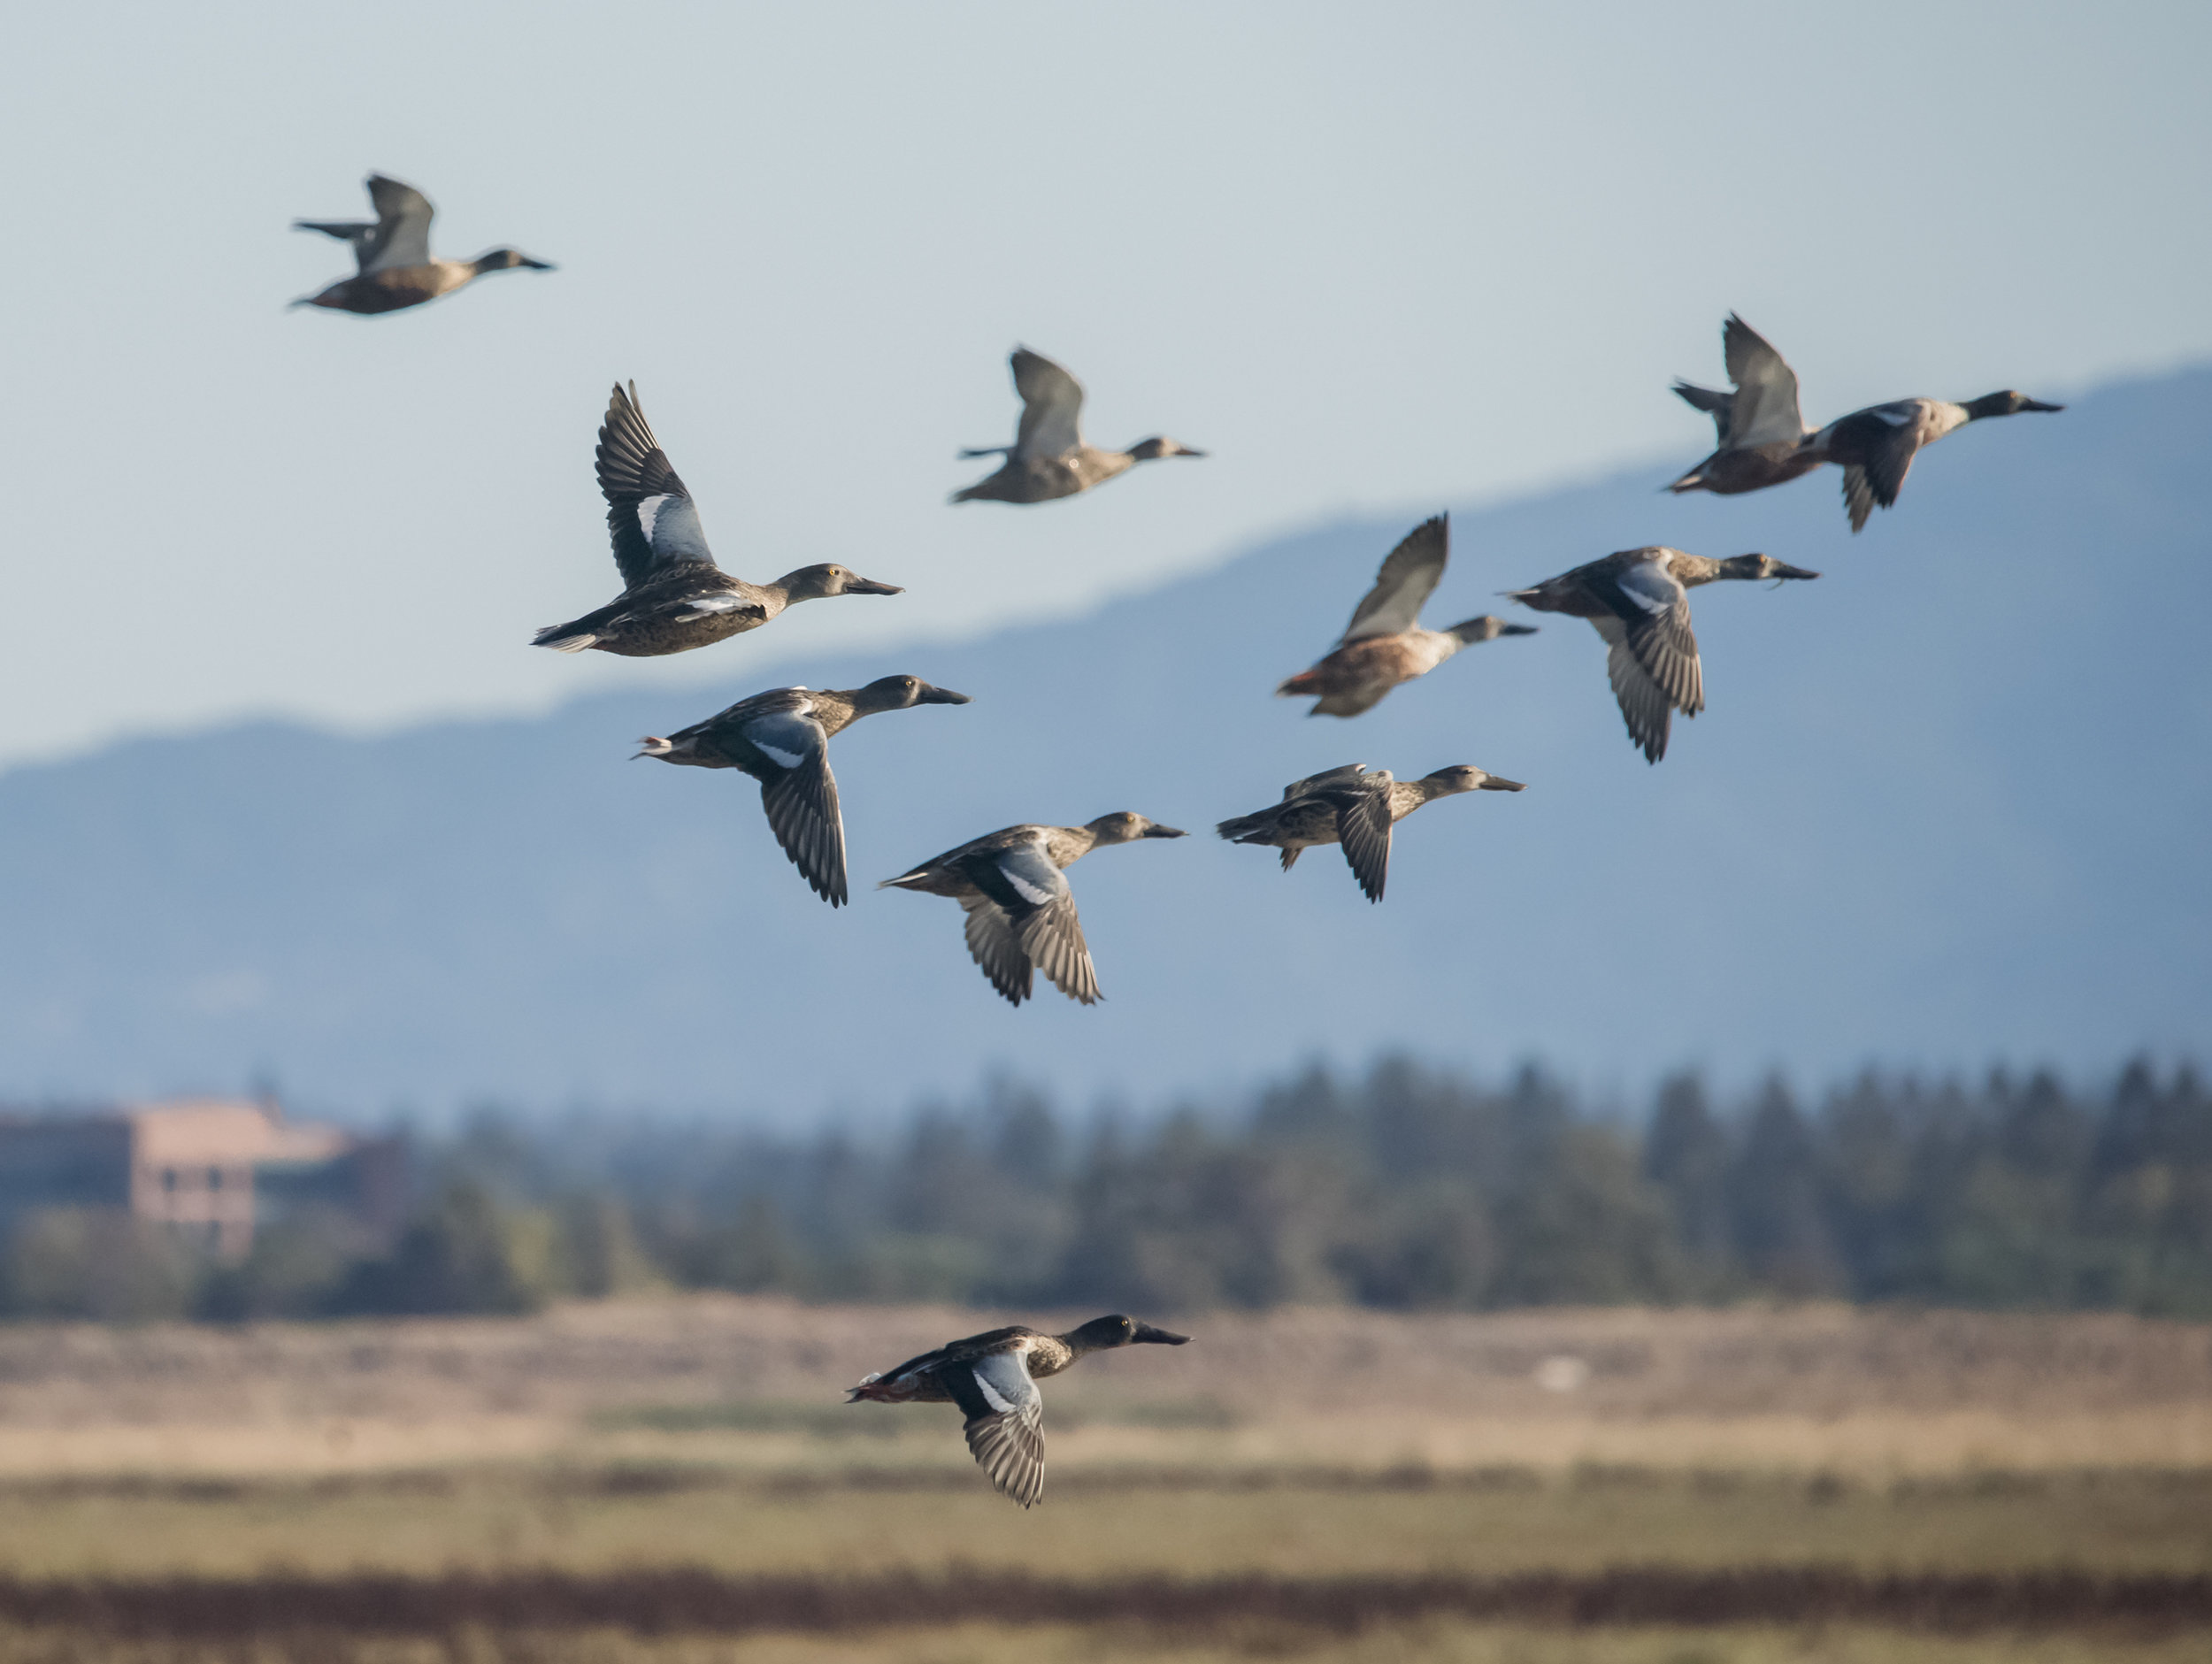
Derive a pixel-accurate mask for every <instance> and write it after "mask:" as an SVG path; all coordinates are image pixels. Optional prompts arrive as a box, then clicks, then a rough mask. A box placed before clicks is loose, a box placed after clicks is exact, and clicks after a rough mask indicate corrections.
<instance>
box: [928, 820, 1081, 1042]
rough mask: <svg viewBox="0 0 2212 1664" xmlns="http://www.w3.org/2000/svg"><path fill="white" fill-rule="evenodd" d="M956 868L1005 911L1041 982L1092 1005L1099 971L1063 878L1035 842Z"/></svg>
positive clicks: (985, 855)
mask: <svg viewBox="0 0 2212 1664" xmlns="http://www.w3.org/2000/svg"><path fill="white" fill-rule="evenodd" d="M960 868H961V870H962V871H963V872H964V873H966V874H967V875H968V878H969V879H970V880H971V881H972V883H973V884H974V885H975V886H976V888H978V889H979V890H980V891H982V892H983V893H984V894H985V895H987V896H988V897H990V899H991V900H992V901H995V902H996V903H997V904H998V906H999V907H1000V908H1001V909H1002V910H1003V911H1004V913H1005V915H1006V918H1007V922H1008V924H1009V925H1010V927H1011V929H1012V931H1013V933H1014V939H1015V940H1016V941H1017V942H1018V943H1019V944H1020V947H1021V952H1022V954H1023V955H1024V956H1025V958H1026V959H1027V960H1028V962H1030V963H1031V964H1033V965H1034V966H1035V967H1036V968H1037V969H1038V970H1041V971H1042V972H1043V973H1044V976H1045V980H1046V981H1048V982H1049V983H1050V984H1052V985H1053V986H1054V987H1056V988H1057V989H1059V991H1060V992H1061V993H1064V994H1066V995H1067V996H1068V998H1069V999H1071V1000H1075V1001H1079V1002H1081V1003H1082V1004H1084V1005H1094V1004H1096V1003H1097V1001H1098V972H1097V970H1096V968H1095V967H1094V966H1093V965H1092V963H1091V953H1090V949H1089V947H1087V946H1086V945H1085V943H1084V940H1083V924H1082V921H1081V920H1080V919H1079V918H1078V917H1077V916H1076V913H1075V896H1074V893H1072V892H1071V891H1070V890H1069V888H1068V875H1067V874H1066V873H1064V872H1063V871H1061V870H1060V869H1059V868H1058V867H1056V866H1055V865H1054V864H1053V863H1052V858H1051V857H1050V856H1049V855H1046V854H1045V852H1044V851H1043V850H1042V849H1041V848H1040V847H1038V846H1037V845H1036V844H1034V843H1022V844H1016V845H1014V846H1013V847H1010V848H1006V849H994V850H989V851H985V852H982V853H979V854H977V855H970V856H968V857H967V858H966V859H964V861H962V862H961V863H960ZM1001 992H1003V990H1001Z"/></svg>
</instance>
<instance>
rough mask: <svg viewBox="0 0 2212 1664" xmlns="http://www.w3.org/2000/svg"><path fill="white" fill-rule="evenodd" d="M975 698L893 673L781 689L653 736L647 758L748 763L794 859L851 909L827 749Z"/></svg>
mask: <svg viewBox="0 0 2212 1664" xmlns="http://www.w3.org/2000/svg"><path fill="white" fill-rule="evenodd" d="M967 702H968V696H967V695H966V694H956V693H953V692H951V691H950V690H949V689H948V688H942V687H932V686H930V685H929V684H928V683H927V682H925V681H921V680H919V679H917V678H915V677H911V676H884V677H879V678H878V679H876V680H874V681H872V682H871V683H869V684H868V685H867V686H865V687H850V688H826V689H811V688H805V687H772V688H770V689H769V690H768V691H767V692H766V693H764V694H754V695H753V696H752V697H751V698H750V699H741V700H739V701H738V702H737V703H735V704H734V705H732V706H731V707H730V708H729V709H727V710H726V711H723V712H721V713H720V714H719V715H718V716H713V717H708V718H707V719H706V721H704V722H697V723H694V724H692V725H691V726H690V727H688V728H685V729H683V730H681V731H680V732H676V733H673V734H671V735H669V736H668V737H667V738H666V739H662V738H661V737H660V736H659V735H657V734H648V735H646V736H645V738H644V739H643V740H640V741H639V742H638V743H639V744H640V745H641V746H642V747H643V748H644V749H643V750H641V751H640V752H638V754H637V755H639V756H641V757H658V758H659V759H660V760H661V761H662V762H664V763H688V764H689V765H690V766H692V767H694V768H700V769H741V770H743V771H745V772H746V773H747V774H749V775H751V776H752V777H753V778H755V779H756V780H758V781H759V782H760V805H761V807H762V808H763V809H765V810H767V812H768V827H769V830H770V831H772V832H774V833H775V834H776V841H777V842H778V843H780V844H781V845H782V846H783V852H784V854H785V855H788V856H790V857H791V864H792V865H793V866H795V867H796V868H798V870H799V872H800V876H801V877H803V878H805V879H806V881H807V883H808V884H809V885H810V886H813V890H814V893H815V894H817V895H818V896H820V897H821V898H822V899H823V900H824V901H827V902H828V903H829V904H830V905H831V906H832V907H842V906H844V905H845V902H846V900H847V896H848V892H847V889H846V885H845V819H844V817H843V816H842V815H841V813H840V812H839V811H838V807H837V778H836V777H835V776H834V775H833V774H832V773H831V772H830V766H829V753H828V750H827V747H828V745H829V741H830V740H831V738H832V737H833V735H836V734H839V733H841V732H844V731H845V730H846V729H847V728H849V727H850V726H851V725H853V724H855V723H856V722H858V721H859V720H860V719H861V718H862V717H872V716H874V715H875V714H876V713H877V712H878V711H879V710H905V709H910V707H912V706H915V705H964V704H966V703H967Z"/></svg>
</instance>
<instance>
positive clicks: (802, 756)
mask: <svg viewBox="0 0 2212 1664" xmlns="http://www.w3.org/2000/svg"><path fill="white" fill-rule="evenodd" d="M753 749H754V750H756V751H757V752H759V753H760V754H761V755H763V756H764V757H766V758H768V760H769V761H770V762H772V763H780V764H781V765H782V766H783V767H785V768H787V769H795V768H797V767H798V766H799V764H801V763H803V762H805V761H806V753H805V752H803V751H786V750H784V749H782V748H780V747H778V746H772V745H768V744H765V743H764V742H763V741H761V740H754V741H753Z"/></svg>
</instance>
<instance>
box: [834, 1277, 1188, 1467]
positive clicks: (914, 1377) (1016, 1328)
mask: <svg viewBox="0 0 2212 1664" xmlns="http://www.w3.org/2000/svg"><path fill="white" fill-rule="evenodd" d="M1189 1339H1190V1337H1189V1336H1188V1335H1177V1334H1171V1333H1170V1332H1169V1331H1168V1330H1164V1329H1155V1328H1154V1327H1153V1326H1152V1325H1151V1324H1150V1323H1139V1322H1138V1321H1137V1320H1136V1319H1135V1318H1133V1317H1125V1316H1123V1315H1121V1314H1119V1313H1118V1312H1117V1313H1115V1314H1114V1315H1112V1316H1110V1317H1094V1318H1093V1319H1091V1321H1090V1322H1089V1323H1085V1324H1084V1325H1083V1326H1082V1327H1081V1328H1080V1329H1071V1330H1069V1331H1068V1332H1067V1333H1066V1334H1064V1335H1048V1334H1046V1333H1044V1332H1043V1331H1042V1330H1035V1329H1029V1328H1025V1326H1023V1325H1022V1324H1020V1323H1016V1324H1014V1325H1013V1326H1012V1327H1011V1328H1008V1329H993V1330H987V1332H985V1333H983V1334H980V1335H970V1336H969V1337H968V1338H966V1339H965V1340H956V1341H954V1342H952V1343H951V1344H950V1345H949V1346H940V1347H938V1348H937V1350H936V1351H934V1352H926V1353H922V1355H921V1356H920V1357H918V1358H909V1359H908V1360H907V1361H905V1362H904V1363H902V1364H901V1365H899V1366H898V1368H896V1369H887V1370H886V1371H885V1372H884V1373H882V1374H881V1375H872V1376H869V1377H868V1378H867V1379H866V1380H864V1381H863V1382H862V1383H861V1384H859V1385H858V1386H856V1387H854V1388H853V1389H851V1391H850V1392H849V1395H848V1396H847V1398H846V1399H845V1402H846V1403H848V1404H856V1403H858V1402H860V1401H861V1400H862V1399H866V1400H867V1401H868V1402H869V1403H872V1404H957V1405H958V1406H959V1407H960V1412H961V1414H962V1415H964V1416H966V1417H967V1422H966V1425H965V1427H964V1429H963V1430H964V1432H965V1433H966V1434H967V1436H968V1448H969V1449H970V1450H971V1451H972V1452H973V1453H975V1460H976V1466H978V1467H979V1468H982V1469H983V1471H984V1472H985V1473H987V1474H988V1475H990V1476H991V1483H992V1484H995V1485H996V1486H997V1487H998V1488H999V1490H1000V1491H1002V1492H1004V1493H1005V1494H1006V1495H1007V1496H1009V1497H1011V1498H1012V1499H1014V1500H1015V1501H1017V1502H1018V1503H1020V1504H1021V1505H1022V1507H1025V1508H1027V1507H1035V1506H1036V1504H1037V1503H1039V1502H1040V1501H1041V1500H1043V1499H1044V1494H1045V1432H1044V1428H1045V1401H1044V1395H1043V1394H1042V1393H1041V1392H1038V1391H1037V1383H1038V1382H1039V1381H1041V1380H1042V1379H1043V1378H1044V1377H1045V1376H1049V1375H1058V1374H1059V1373H1060V1372H1061V1371H1062V1370H1063V1369H1067V1368H1068V1367H1069V1366H1071V1364H1073V1363H1074V1362H1075V1361H1077V1360H1078V1359H1080V1358H1085V1357H1087V1356H1089V1355H1090V1354H1091V1353H1094V1352H1110V1351H1112V1350H1113V1349H1114V1348H1115V1347H1117V1346H1182V1345H1184V1344H1185V1343H1186V1342H1187V1341H1188V1340H1189Z"/></svg>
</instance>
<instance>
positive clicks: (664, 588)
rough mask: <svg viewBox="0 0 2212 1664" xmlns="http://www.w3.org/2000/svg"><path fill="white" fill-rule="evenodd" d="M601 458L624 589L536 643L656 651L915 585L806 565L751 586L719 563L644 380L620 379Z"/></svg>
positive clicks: (567, 649) (677, 649)
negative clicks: (649, 417) (652, 420)
mask: <svg viewBox="0 0 2212 1664" xmlns="http://www.w3.org/2000/svg"><path fill="white" fill-rule="evenodd" d="M594 456H595V461H596V463H597V465H598V472H599V495H602V496H603V497H604V498H606V500H607V530H608V531H609V532H610V533H612V535H613V538H614V564H615V565H616V567H617V568H618V569H619V571H621V573H622V583H623V590H622V593H621V594H619V595H618V596H617V597H615V599H614V600H612V601H611V602H608V603H607V604H606V605H605V606H603V607H602V608H600V609H599V610H597V611H596V612H588V613H586V614H585V615H584V616H583V617H580V618H576V619H572V620H571V621H570V622H569V623H567V624H555V625H547V626H546V627H545V628H544V629H542V630H541V631H539V632H538V633H537V634H536V635H535V636H534V637H533V638H532V639H531V643H530V644H531V645H532V646H533V647H542V648H552V649H553V650H554V651H555V652H556V653H580V652H582V651H583V650H584V649H585V648H593V649H595V650H596V651H598V652H601V653H617V654H620V655H621V656H623V657H625V658H652V657H657V656H659V655H662V654H664V653H688V652H689V651H690V650H691V649H692V648H702V647H708V646H710V645H711V644H712V643H714V642H717V641H719V640H724V639H725V638H726V637H729V636H733V635H741V634H742V633H744V632H746V631H748V630H757V629H759V628H760V626H761V625H764V624H766V623H767V622H768V621H769V620H770V619H771V618H773V617H776V616H777V615H778V614H779V613H780V612H782V611H783V610H784V609H785V608H787V607H793V606H796V605H797V604H798V603H799V602H802V601H820V600H823V599H825V598H826V597H828V596H832V595H902V594H905V593H906V592H905V591H904V590H903V589H902V588H900V587H898V586H897V585H896V584H879V583H876V582H875V581H873V580H872V579H866V578H863V577H862V576H860V574H859V573H857V572H855V571H849V570H848V569H847V568H845V567H842V566H839V565H836V564H823V565H816V566H802V567H800V568H799V570H798V571H795V572H786V573H785V574H784V575H783V576H782V577H781V578H779V579H776V581H775V582H774V583H772V584H749V583H747V582H746V581H745V580H744V579H741V578H733V577H731V576H730V575H729V573H727V572H726V571H723V570H722V569H721V568H720V567H719V566H717V565H716V564H714V556H712V555H711V554H710V553H709V552H708V549H707V537H706V532H705V530H704V529H703V527H702V526H701V525H700V524H699V510H698V506H697V505H696V504H695V503H694V502H692V500H691V493H689V492H688V491H687V490H685V489H684V482H683V481H682V480H680V479H678V478H676V471H675V469H673V468H672V467H671V466H670V465H669V462H668V453H667V452H666V451H664V450H663V449H661V442H660V441H658V440H657V439H656V438H654V437H653V430H652V428H651V427H650V426H648V425H647V423H646V420H645V412H644V411H643V410H641V409H640V408H639V407H638V402H637V383H636V382H634V381H633V382H632V383H630V390H629V391H628V392H627V393H625V392H624V391H623V390H622V388H621V387H620V386H617V387H616V388H615V390H614V397H613V398H612V399H611V400H610V401H609V402H608V404H607V419H606V421H605V422H604V423H603V424H602V425H601V426H600V429H599V449H597V451H595V453H594Z"/></svg>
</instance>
